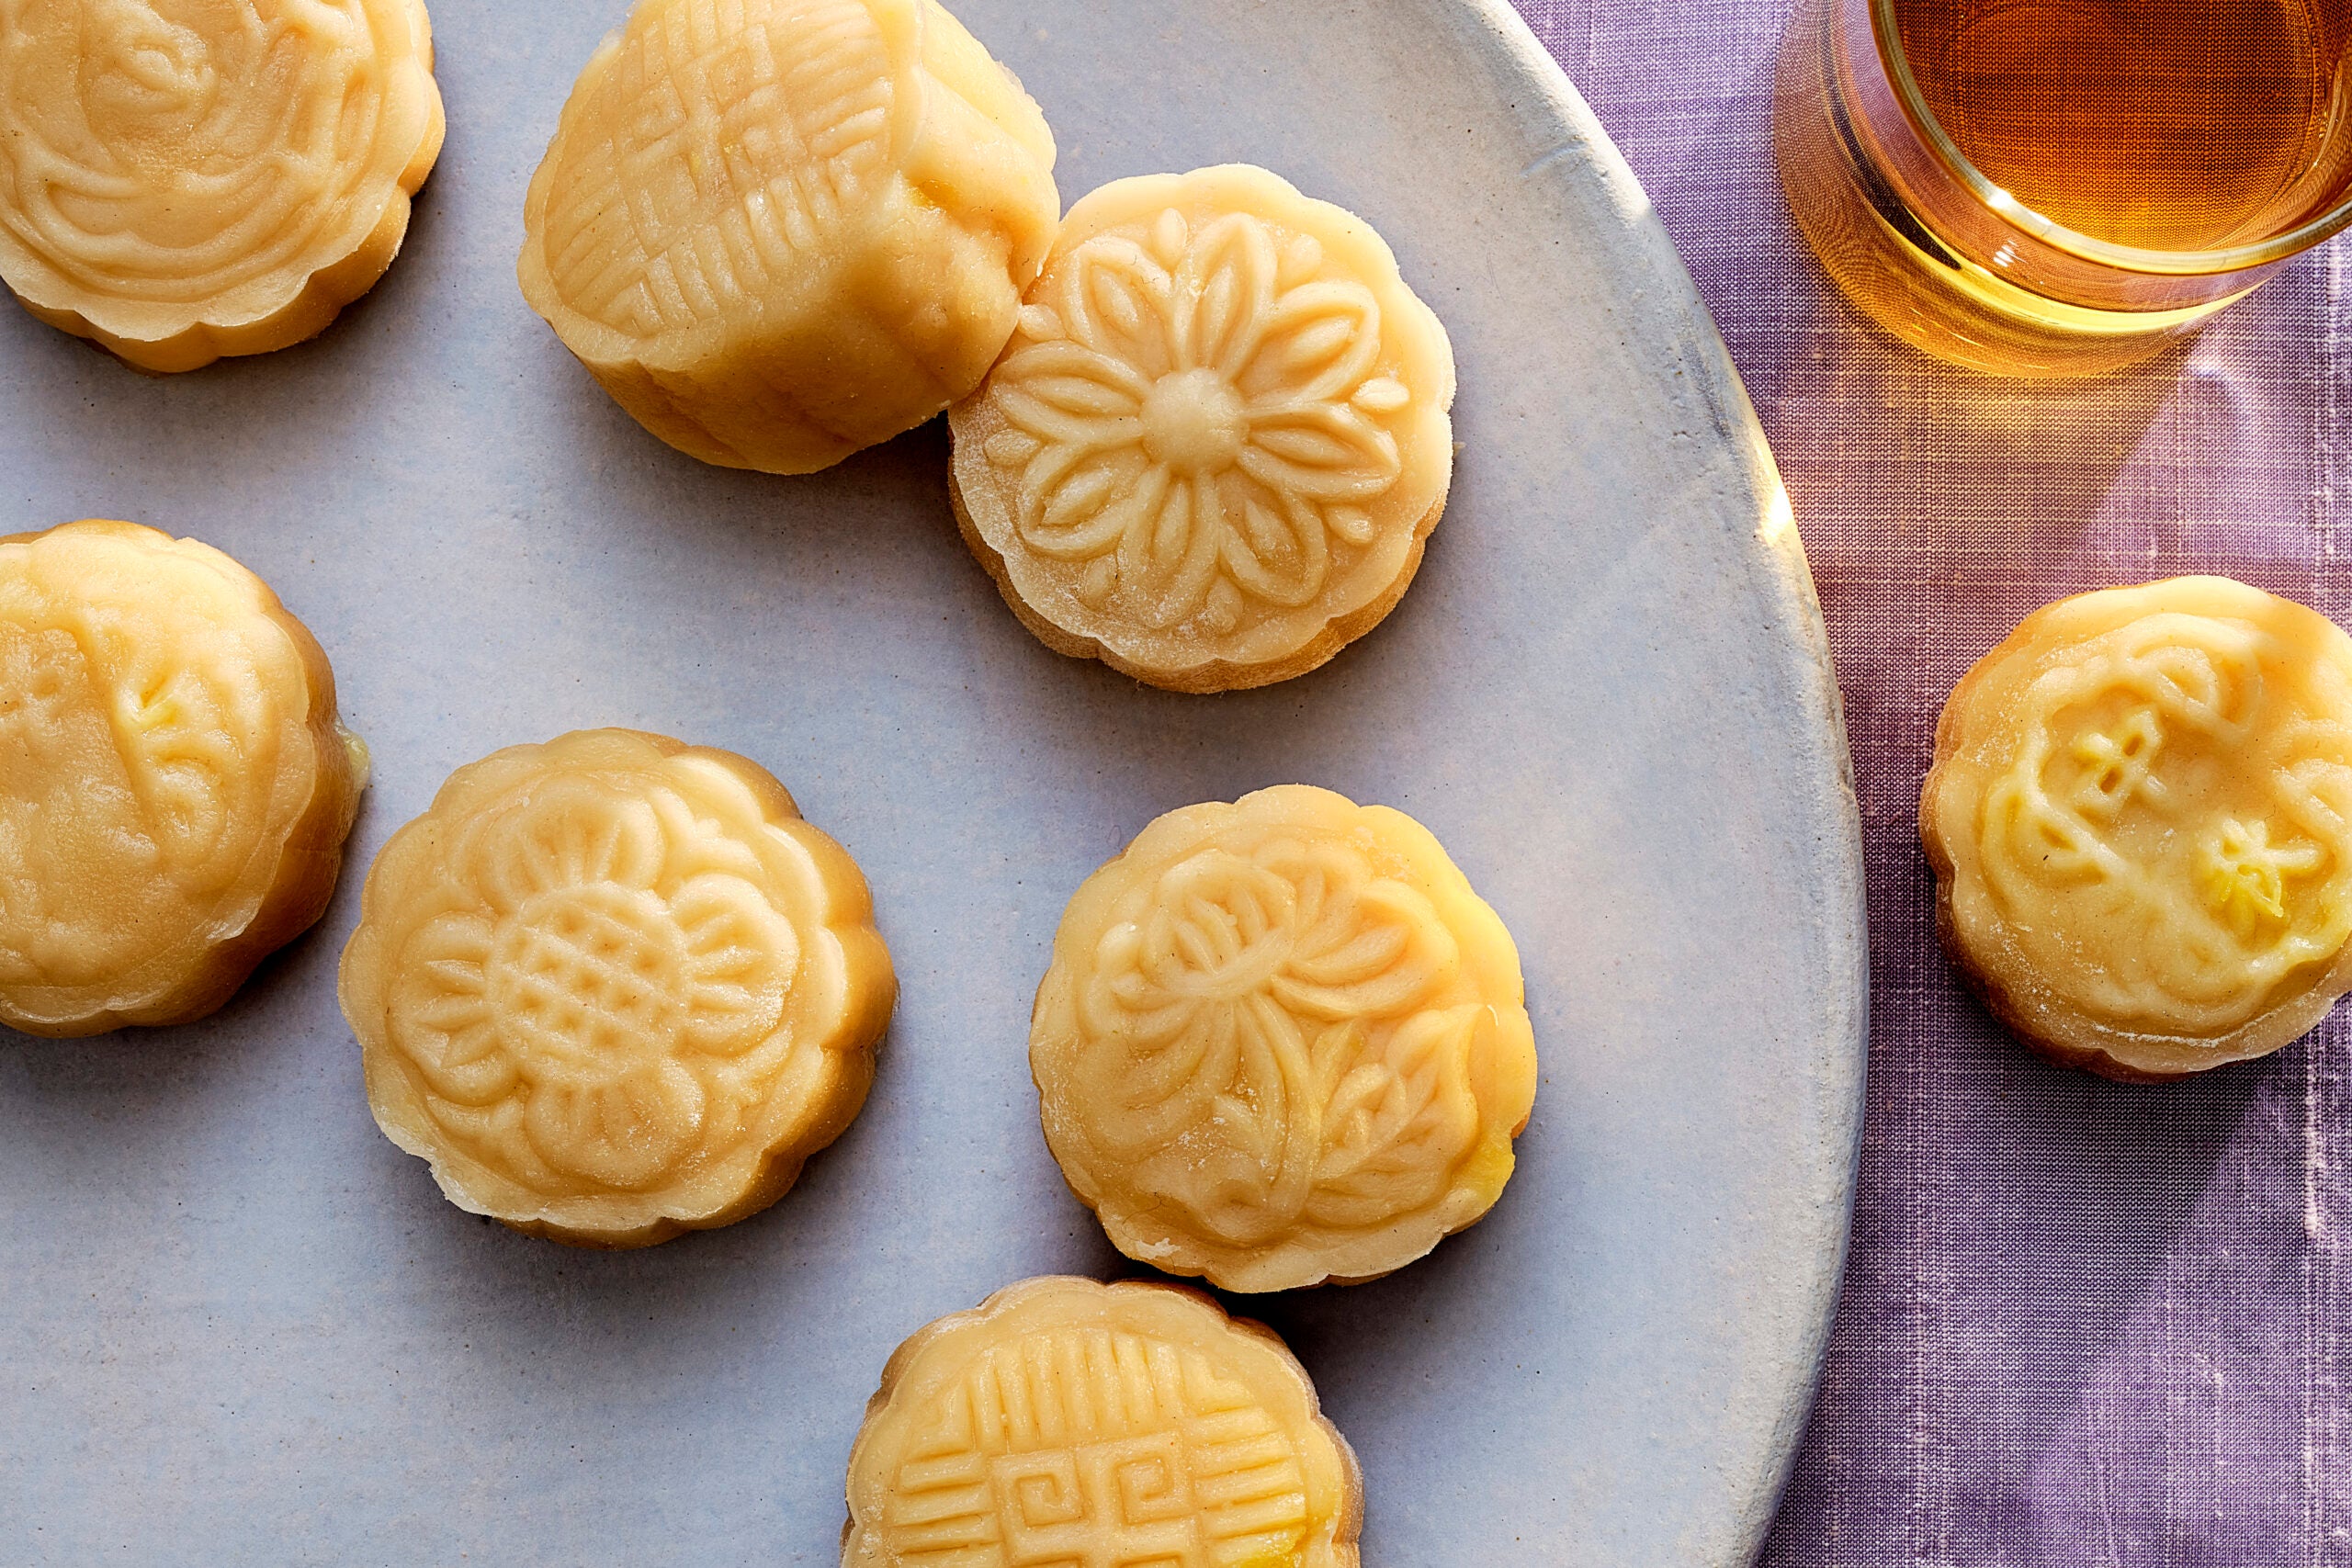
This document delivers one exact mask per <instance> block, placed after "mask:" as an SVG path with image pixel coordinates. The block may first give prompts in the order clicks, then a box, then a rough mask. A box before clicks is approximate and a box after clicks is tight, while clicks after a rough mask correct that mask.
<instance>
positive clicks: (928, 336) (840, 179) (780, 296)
mask: <svg viewBox="0 0 2352 1568" xmlns="http://www.w3.org/2000/svg"><path fill="white" fill-rule="evenodd" d="M1053 166H1054V140H1053V135H1052V133H1051V132H1050V131H1048V130H1046V121H1045V118H1044V117H1043V116H1042V115H1040V114H1039V113H1038V112H1037V106H1036V105H1035V104H1034V103H1032V102H1031V101H1030V100H1029V97H1028V96H1027V95H1026V94H1025V93H1023V91H1022V90H1021V85H1020V84H1019V83H1018V82H1016V81H1014V80H1013V78H1012V73H1010V72H1008V71H1006V70H1005V69H1004V67H1002V66H1001V65H999V64H998V63H997V62H995V61H994V60H992V59H990V58H989V53H988V51H986V50H984V49H982V48H981V47H980V46H979V45H978V43H977V42H975V41H973V39H972V36H971V35H970V34H969V33H967V32H966V31H965V30H964V28H963V26H962V24H960V23H959V22H957V21H956V18H955V17H951V16H949V15H948V14H947V13H946V11H944V10H943V9H942V8H941V7H940V6H938V5H937V4H935V0H639V3H638V6H637V8H636V9H635V10H634V11H633V12H631V13H630V15H629V18H628V25H627V26H625V27H623V28H620V29H618V30H617V31H616V32H615V33H613V35H612V36H611V37H609V38H607V39H605V43H604V45H603V46H602V47H601V48H599V49H598V50H597V51H596V53H595V55H594V58H593V59H591V60H590V61H589V62H588V67H587V69H586V70H585V71H583V72H582V73H581V75H580V82H579V85H577V86H576V87H574V88H573V89H572V93H571V102H569V103H568V104H566V105H565V106H564V109H563V119H562V123H561V125H560V128H559V129H558V130H557V131H556V134H555V140H554V141H553V142H552V143H551V144H550V145H549V146H548V152H547V158H546V160H545V161H544V162H543V163H541V164H540V165H539V171H538V174H537V175H536V176H535V177H534V178H533V179H532V181H531V190H530V197H529V200H528V203H527V205H526V209H525V213H524V226H525V239H524V242H523V256H522V262H521V267H520V276H521V278H522V284H523V294H524V297H525V298H526V299H528V300H529V301H530V303H531V308H532V309H533V310H537V312H538V313H539V314H540V315H542V316H544V317H546V318H547V320H548V324H549V325H551V326H552V327H554V328H555V331H556V335H557V336H559V337H560V338H561V339H562V340H563V342H564V344H565V346H567V347H568V348H570V349H571V352H572V353H573V354H574V355H578V356H579V358H580V360H581V362H582V364H583V365H585V366H586V367H588V369H589V370H590V371H591V372H592V373H593V374H594V376H595V378H596V379H597V380H599V381H601V382H602V383H604V386H605V390H606V391H608V392H610V393H611V394H612V395H613V397H614V398H615V399H616V400H617V401H618V402H619V403H620V405H621V406H622V407H623V408H625V409H627V410H628V412H630V413H631V414H632V415H634V416H635V417H636V418H637V420H638V422H639V423H641V424H643V425H644V426H645V427H646V428H647V429H648V430H650V431H651V432H653V434H656V435H658V436H660V437H661V438H662V440H664V441H667V442H668V443H669V444H670V445H671V446H675V447H677V448H678V449H679V450H681V451H683V452H688V453H691V454H693V455H694V456H695V457H700V458H701V459H702V460H703V461H705V462H707V463H719V464H724V465H726V466H727V467H729V468H763V469H765V470H767V471H768V472H770V473H779V474H799V473H808V472H810V471H812V470H814V469H817V468H825V467H827V466H828V465H830V464H833V463H837V462H839V461H841V460H842V458H843V457H848V456H849V455H850V454H851V453H852V452H854V451H856V450H857V449H858V448H859V447H861V446H872V445H873V444H874V443H876V442H877V441H884V440H887V439H888V438H889V437H891V436H893V435H896V434H899V432H901V431H904V430H910V429H912V428H913V427H914V426H916V425H918V424H920V423H922V422H923V421H924V420H926V419H929V418H930V417H931V416H932V415H933V414H935V413H937V412H939V411H940V410H942V409H944V408H945V407H946V406H947V405H948V404H949V403H950V402H953V401H954V400H956V399H957V398H960V397H962V396H964V395H965V394H966V393H967V392H969V391H970V390H971V389H973V388H974V387H976V386H978V385H979V381H980V378H981V377H982V376H983V375H985V374H986V373H987V371H988V367H989V364H990V362H992V361H993V360H994V359H995V358H996V356H997V353H998V351H999V350H1001V349H1002V348H1003V346H1004V341H1005V339H1006V337H1007V336H1009V335H1010V334H1011V333H1012V322H1013V316H1014V313H1015V312H1016V311H1017V310H1019V308H1020V304H1021V290H1022V288H1023V287H1024V286H1026V285H1027V283H1028V282H1029V280H1030V279H1031V278H1033V277H1035V276H1036V275H1037V267H1038V265H1039V264H1040V263H1042V262H1043V261H1044V260H1045V256H1046V248H1047V247H1048V246H1049V245H1051V244H1052V243H1053V238H1054V224H1055V221H1056V220H1057V218H1058V216H1059V214H1060V210H1061V206H1060V198H1059V197H1057V195H1056V193H1055V190H1054V181H1053Z"/></svg>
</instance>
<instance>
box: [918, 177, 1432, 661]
mask: <svg viewBox="0 0 2352 1568" xmlns="http://www.w3.org/2000/svg"><path fill="white" fill-rule="evenodd" d="M1026 300H1027V302H1026V304H1025V305H1024V306H1023V310H1022V312H1021V324H1020V328H1019V330H1018V331H1017V332H1016V333H1014V334H1013V338H1012V344H1011V346H1010V347H1008V348H1007V349H1006V350H1005V354H1004V357H1003V358H1002V359H1001V360H999V361H998V362H997V366H996V367H995V368H994V369H993V370H991V371H990V372H989V378H988V380H987V382H986V383H985V384H984V385H983V386H982V387H981V389H980V390H979V392H978V394H976V395H975V396H973V397H972V398H970V399H968V400H966V401H964V402H962V403H960V404H958V405H957V406H956V409H955V411H954V412H953V413H952V415H951V416H950V420H949V423H950V427H951V429H952V430H953V433H954V440H955V454H954V460H953V464H952V485H951V491H950V493H951V496H952V498H953V500H954V502H955V506H956V518H957V520H958V522H959V523H960V524H961V525H962V528H963V533H964V540H965V543H966V544H967V545H968V546H970V547H971V549H972V553H973V554H974V555H975V556H976V557H978V559H979V561H980V564H981V565H982V566H984V567H985V568H987V569H988V571H989V575H990V576H992V577H994V578H995V579H996V583H997V587H998V590H999V591H1000V592H1001V593H1002V594H1003V595H1004V599H1005V602H1006V603H1007V604H1010V605H1011V606H1012V611H1013V613H1014V614H1015V615H1018V616H1019V617H1020V619H1021V622H1022V624H1023V625H1024V626H1027V627H1028V628H1029V630H1030V631H1031V632H1033V633H1035V635H1036V637H1038V638H1039V640H1041V641H1042V642H1044V643H1045V644H1046V647H1048V648H1051V649H1055V650H1056V651H1057V652H1060V653H1066V654H1069V655H1071V656H1073V657H1076V658H1081V659H1100V660H1103V662H1105V663H1107V664H1109V665H1111V666H1112V667H1113V668H1114V669H1116V670H1118V671H1122V672H1123V673H1125V674H1128V675H1132V676H1134V677H1135V678H1136V680H1138V681H1144V682H1148V683H1150V684H1152V685H1155V686H1164V687H1167V688H1169V689H1170V690H1172V691H1180V692H1220V691H1228V690H1233V689H1236V688H1239V687H1246V686H1262V685H1266V684H1268V683H1270V682H1275V681H1284V680H1288V679H1289V678H1291V677H1292V676H1294V675H1301V674H1304V673H1306V671H1309V670H1313V669H1315V668H1316V667H1317V666H1318V665H1320V664H1322V663H1324V662H1325V661H1326V660H1329V659H1330V658H1331V657H1332V656H1333V655H1335V654H1336V653H1338V652H1339V651H1340V649H1341V648H1343V647H1344V646H1346V645H1347V644H1348V643H1350V642H1351V641H1353V640H1354V639H1355V638H1357V637H1362V636H1363V634H1364V633H1366V632H1368V631H1370V630H1371V629H1372V628H1373V627H1374V626H1376V625H1377V624H1378V623H1379V622H1380V620H1381V619H1382V617H1384V616H1385V615H1387V614H1388V612H1389V611H1390V610H1391V609H1393V608H1394V607H1395V606H1396V604H1397V601H1398V600H1399V599H1400V598H1402V597H1403V596H1404V592H1405V590H1406V587H1407V586H1408V584H1409V583H1410V582H1411V581H1412V580H1413V574H1414V572H1415V571H1416V570H1419V566H1420V561H1421V551H1422V547H1423V545H1424V544H1425V543H1426V541H1427V540H1428V538H1429V536H1430V530H1431V529H1433V528H1435V527H1436V526H1437V521H1438V515H1439V513H1441V512H1442V511H1443V510H1444V506H1445V495H1446V491H1447V488H1448V486H1449V485H1450V484H1451V482H1452V479H1453V421H1452V416H1451V415H1450V413H1449V412H1448V411H1449V410H1450V408H1451V407H1452V405H1453V346H1452V344H1450V343H1449V342H1448V341H1447V338H1446V334H1445V329H1444V327H1442V325H1440V324H1439V322H1438V319H1437V317H1436V316H1435V315H1434V314H1432V313H1431V312H1430V309H1429V307H1428V306H1426V305H1424V304H1422V303H1421V301H1420V299H1419V298H1418V297H1417V296H1416V295H1415V294H1414V293H1413V291H1412V290H1411V289H1410V288H1408V287H1407V286H1406V284H1405V281H1404V279H1403V277H1402V276H1399V275H1398V273H1397V258H1396V257H1395V255H1393V254H1391V253H1390V251H1389V249H1388V246H1387V243H1385V241H1383V240H1382V239H1381V237H1380V236H1379V235H1378V234H1376V233H1374V231H1373V230H1372V227H1371V226H1370V225H1369V224H1367V223H1365V222H1364V221H1363V220H1362V219H1360V218H1357V217H1356V216H1354V215H1353V214H1352V213H1349V212H1347V211H1344V210H1342V209H1340V208H1337V207H1334V206H1331V205H1330V204H1329V203H1328V202H1322V201H1315V200H1311V199H1309V198H1308V197H1304V196H1302V195H1300V194H1299V193H1298V192H1297V191H1296V190H1295V189H1294V188H1292V186H1290V185H1289V184H1288V183H1286V182H1285V181H1283V180H1282V179H1280V178H1279V177H1277V176H1275V175H1271V174H1268V173H1267V172H1266V171H1265V170H1263V169H1258V168H1251V167H1249V166H1247V165H1243V164H1230V165H1227V166H1223V167H1219V168H1212V169H1202V170H1198V171H1196V172H1194V173H1193V174H1189V175H1148V176H1144V177H1140V178H1136V179H1125V180H1119V181H1116V182H1114V183H1113V184H1111V185H1108V186H1103V188H1102V189H1100V190H1098V191H1096V192H1094V193H1093V194H1092V195H1091V196H1089V197H1086V198H1085V199H1083V200H1082V201H1080V202H1079V204H1078V205H1077V206H1075V207H1073V208H1072V209H1070V212H1069V217H1068V218H1067V219H1066V220H1064V221H1063V223H1062V228H1061V234H1060V238H1059V239H1058V240H1057V241H1056V243H1055V245H1054V251H1053V254H1052V255H1051V256H1050V257H1048V258H1047V260H1046V268H1045V271H1044V272H1043V273H1042V274H1040V275H1039V276H1038V278H1037V281H1036V282H1035V283H1034V284H1032V285H1031V286H1030V288H1029V291H1028V294H1027V297H1026Z"/></svg>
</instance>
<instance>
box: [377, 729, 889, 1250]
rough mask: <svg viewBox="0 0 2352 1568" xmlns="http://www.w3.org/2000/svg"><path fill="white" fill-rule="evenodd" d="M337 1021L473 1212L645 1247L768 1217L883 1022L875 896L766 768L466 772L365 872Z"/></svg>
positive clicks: (671, 757)
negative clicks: (685, 1232)
mask: <svg viewBox="0 0 2352 1568" xmlns="http://www.w3.org/2000/svg"><path fill="white" fill-rule="evenodd" d="M344 990H345V1010H346V1011H347V1012H348V1013H349V1014H350V1016H351V1019H352V1023H353V1027H354V1029H355V1031H356V1032H357V1033H358V1034H359V1036H360V1039H361V1041H362V1043H363V1046H364V1047H365V1049H366V1056H367V1064H368V1089H369V1095H370V1098H371V1100H372V1101H373V1102H374V1104H375V1106H376V1109H377V1114H378V1118H379V1122H382V1123H383V1125H384V1128H385V1131H386V1132H387V1134H390V1136H391V1137H392V1139H393V1141H394V1142H396V1143H398V1144H400V1145H401V1147H403V1148H406V1149H408V1150H410V1152H412V1153H414V1154H419V1155H422V1156H424V1157H425V1158H427V1159H428V1160H430V1161H431V1162H432V1164H433V1168H434V1173H435V1177H436V1178H437V1179H439V1180H440V1182H441V1184H442V1186H443V1188H444V1190H447V1192H448V1193H449V1195H450V1197H451V1198H452V1199H453V1200H454V1201H457V1202H458V1203H459V1204H461V1205H462V1206H465V1207H468V1208H470V1209H473V1210H475V1211H476V1212H480V1213H491V1214H493V1215H496V1216H497V1217H498V1218H500V1219H502V1220H504V1221H506V1222H507V1223H509V1224H515V1225H517V1226H519V1227H521V1228H525V1229H530V1230H535V1231H538V1232H541V1233H543V1234H548V1235H556V1236H558V1237H559V1238H560V1239H565V1240H571V1241H577V1242H582V1243H589V1244H594V1245H604V1246H635V1245H644V1244H646V1243H649V1242H651V1241H658V1240H661V1239H663V1238H665V1237H666V1236H668V1235H674V1234H676V1233H677V1232H678V1231H679V1230H681V1229H684V1228H688V1227H690V1226H707V1225H711V1224H725V1223H728V1222H729V1221H730V1220H733V1219H737V1218H741V1216H742V1215H744V1214H747V1213H752V1211H753V1210H755V1209H757V1208H760V1207H763V1206H764V1205H765V1204H766V1203H768V1202H771V1201H774V1200H775V1198H776V1197H778V1196H780V1195H781V1194H782V1193H783V1191H784V1190H786V1188H788V1187H789V1186H790V1185H791V1183H792V1181H793V1179H795V1177H796V1176H797V1173H798V1171H799V1168H800V1165H801V1162H802V1161H803V1160H804V1159H805V1158H806V1157H807V1156H808V1155H809V1154H810V1153H812V1152H813V1151H814V1150H816V1149H817V1148H819V1147H821V1146H822V1145H825V1144H827V1143H830V1142H831V1140H832V1139H833V1138H834V1137H836V1136H838V1135H839V1134H840V1133H841V1131H842V1128H844V1127H845V1126H847V1124H848V1122H849V1121H850V1119H851V1118H852V1117H853V1116H854V1114H855V1113H856V1111H857V1108H858V1105H859V1104H860V1103H861V1102H862V1101H863V1100H864V1097H865V1089H866V1086H867V1084H868V1082H869V1081H870V1080H871V1077H872V1072H873V1066H872V1053H873V1048H874V1046H875V1044H876V1042H877V1040H878V1039H879V1036H880V1033H881V1030H882V1026H883V1023H884V1022H885V1021H886V1020H887V1018H888V1012H889V1005H890V998H891V995H892V983H891V980H890V971H889V960H888V954H887V953H886V952H885V951H884V950H883V948H882V944H881V940H880V938H879V937H878V936H877V935H876V933H875V932H874V930H873V927H872V924H871V915H870V906H869V904H868V901H867V897H866V893H865V883H864V879H863V878H862V877H860V876H859V875H858V874H857V871H856V868H855V867H854V865H853V864H851V863H850V861H849V858H848V856H847V855H846V854H844V853H843V852H842V851H841V850H840V848H839V847H838V846H836V845H834V844H833V843H832V841H831V840H829V839H826V838H825V837H824V836H823V835H821V834H820V833H818V832H817V830H816V829H813V828H810V827H809V825H808V824H807V823H805V822H802V821H801V820H799V818H798V814H797V811H796V810H795V809H794V808H793V807H792V805H791V801H790V797H789V796H788V795H786V794H785V793H784V791H783V789H782V786H780V785H778V784H775V781H774V780H773V779H771V778H769V777H768V776H767V775H766V774H765V773H763V772H761V771H759V770H757V769H756V768H755V767H754V766H753V765H752V763H750V762H747V761H744V760H743V759H741V758H737V757H733V756H731V755H729V754H728V753H725V752H717V751H709V750H689V749H687V748H685V747H683V746H681V745H680V744H678V743H677V742H675V741H669V740H664V739H660V738H655V737H649V736H643V735H639V734H636V733H634V732H629V731H612V730H605V731H588V732H582V733H580V734H575V735H571V736H566V737H563V738H561V739H559V740H556V741H554V742H551V743H549V744H548V745H546V746H539V747H517V748H513V749H511V750H508V751H504V752H501V753H499V754H498V755H497V756H494V757H492V758H490V759H488V760H486V761H483V762H480V763H476V764H474V765H473V766H471V767H469V768H467V769H461V770H460V771H459V772H458V774H457V775H455V776H454V777H453V778H452V779H451V780H450V782H449V784H447V786H445V787H444V789H443V790H442V792H441V794H440V795H439V796H438V797H437V798H436V799H435V804H434V807H433V809H432V811H430V812H428V813H427V814H426V816H425V817H424V818H419V819H418V821H417V822H415V823H412V824H410V825H409V827H407V828H404V829H401V832H400V833H399V834H398V835H395V837H394V839H393V840H392V841H391V842H390V844H388V845H387V846H386V848H385V850H384V852H383V854H382V855H381V856H380V857H379V860H378V862H377V865H376V867H375V869H374V870H373V871H372V872H371V873H370V874H369V877H368V892H367V896H366V899H365V909H364V913H363V918H362V923H361V927H360V930H359V931H357V932H356V933H355V935H354V936H353V938H352V942H351V946H350V949H349V951H348V953H346V957H345V977H344Z"/></svg>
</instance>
